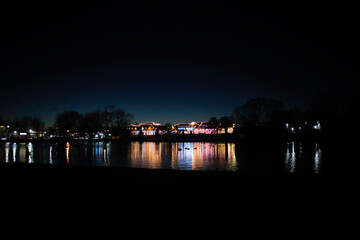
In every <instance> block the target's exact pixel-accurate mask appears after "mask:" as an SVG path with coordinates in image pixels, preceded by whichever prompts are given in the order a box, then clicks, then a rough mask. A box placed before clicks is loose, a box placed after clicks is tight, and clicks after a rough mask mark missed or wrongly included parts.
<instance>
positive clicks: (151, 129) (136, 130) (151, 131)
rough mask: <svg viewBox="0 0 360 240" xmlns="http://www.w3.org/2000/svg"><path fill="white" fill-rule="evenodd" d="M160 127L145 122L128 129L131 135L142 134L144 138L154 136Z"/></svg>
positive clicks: (156, 124) (130, 126)
mask: <svg viewBox="0 0 360 240" xmlns="http://www.w3.org/2000/svg"><path fill="white" fill-rule="evenodd" d="M160 126H161V124H160V123H155V122H145V123H140V124H132V125H129V127H128V129H129V130H130V131H131V134H132V135H139V134H143V135H145V136H148V135H155V134H156V131H157V130H158V128H159V127H160Z"/></svg>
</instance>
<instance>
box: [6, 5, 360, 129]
mask: <svg viewBox="0 0 360 240" xmlns="http://www.w3.org/2000/svg"><path fill="white" fill-rule="evenodd" d="M11 2H12V3H7V5H4V4H3V3H1V6H0V9H1V13H0V16H1V17H0V21H1V22H0V24H1V25H0V26H1V34H0V36H1V37H0V79H1V92H0V115H1V116H2V117H3V118H10V119H13V118H17V117H21V116H25V115H27V116H39V117H40V118H41V119H42V120H43V121H45V122H46V123H47V124H48V125H50V124H52V123H53V121H54V119H55V116H56V114H59V113H61V112H63V111H65V110H74V111H78V112H80V113H85V112H89V111H92V110H96V109H99V108H101V107H104V106H106V105H115V106H117V107H119V108H122V109H124V110H125V111H127V112H130V113H133V114H134V119H133V121H134V122H135V121H136V122H139V123H140V122H145V121H155V122H160V123H166V122H170V123H173V124H175V123H178V122H190V121H206V120H209V118H210V117H212V116H215V117H221V116H225V115H231V112H232V109H233V108H234V107H235V106H240V105H242V104H243V103H245V102H246V101H247V100H248V99H250V98H253V97H257V96H263V97H268V98H275V99H278V100H281V101H283V102H284V103H285V106H286V107H287V108H291V107H294V106H298V107H300V108H306V107H307V106H308V103H309V101H310V100H311V98H312V97H313V96H314V95H315V94H317V93H319V92H322V91H331V92H336V94H340V95H341V96H347V95H349V94H352V92H353V91H354V89H355V80H356V79H358V76H359V73H358V71H357V69H356V68H357V64H356V63H357V62H356V60H355V59H356V58H357V57H358V54H359V48H358V43H359V42H360V41H359V40H360V39H359V28H358V26H357V25H356V22H357V21H358V17H357V15H358V13H357V10H356V8H355V6H352V5H346V4H342V5H337V4H335V3H328V2H325V1H321V2H318V3H314V2H313V1H310V2H308V3H305V2H304V1H298V2H294V1H289V2H291V3H288V2H283V3H276V4H274V3H272V1H268V3H266V4H264V3H257V4H255V3H254V4H236V5H235V4H229V3H224V1H219V2H217V1H208V2H207V3H200V2H196V1H189V2H184V1H167V3H160V2H156V3H147V2H143V1H142V2H138V1H129V2H132V3H123V2H125V1H119V3H115V2H108V3H107V2H105V1H96V2H91V1H86V2H75V1H71V2H69V3H65V2H64V1H44V2H39V1H36V2H33V1H27V2H21V1H11ZM135 2H136V3H135ZM169 2H171V3H169ZM270 2H271V3H270ZM338 3H339V2H338ZM341 3H342V2H341Z"/></svg>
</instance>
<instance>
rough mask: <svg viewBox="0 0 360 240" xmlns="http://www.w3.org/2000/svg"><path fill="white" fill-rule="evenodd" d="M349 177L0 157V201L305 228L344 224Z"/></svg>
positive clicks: (43, 214) (30, 210)
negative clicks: (92, 164)
mask: <svg viewBox="0 0 360 240" xmlns="http://www.w3.org/2000/svg"><path fill="white" fill-rule="evenodd" d="M354 178H355V177H353V176H338V175H336V176H335V175H323V176H319V175H307V176H297V175H281V176H280V175H277V176H272V175H269V174H260V173H259V174H256V173H254V174H247V175H244V174H242V175H240V174H239V173H234V172H196V171H176V170H147V169H124V168H111V167H77V166H66V165H64V166H54V165H29V164H19V163H17V164H5V163H1V164H0V182H1V200H0V202H1V206H2V209H3V210H10V212H9V213H8V214H9V217H14V218H16V219H18V218H19V217H21V219H24V218H33V217H35V216H37V217H40V218H45V219H53V218H62V217H66V218H67V217H70V216H71V217H70V218H71V219H73V218H81V219H82V218H85V219H88V218H90V219H92V218H93V217H94V216H98V215H100V216H110V217H120V216H121V218H125V219H132V221H140V220H141V221H144V219H147V220H151V219H153V218H155V219H156V218H165V219H169V220H170V219H184V221H187V220H190V219H193V217H200V218H207V217H216V219H217V221H220V220H221V221H222V222H223V221H229V222H234V221H241V222H246V223H247V224H249V223H250V224H255V225H256V224H264V225H272V224H274V225H276V226H277V227H281V226H279V224H280V225H281V224H291V223H294V224H295V223H303V224H305V225H304V226H302V228H304V227H305V226H307V227H310V228H312V227H316V226H317V224H324V223H326V224H331V225H332V224H335V225H337V224H342V223H344V222H345V221H346V222H347V221H348V222H349V224H351V222H352V220H351V217H352V216H353V215H354V214H356V213H357V211H358V204H359V202H358V200H359V197H358V188H357V185H356V183H355V179H354ZM3 212H4V211H3ZM3 217H4V215H3ZM151 221H152V220H151ZM296 226H298V225H296ZM307 227H306V228H307Z"/></svg>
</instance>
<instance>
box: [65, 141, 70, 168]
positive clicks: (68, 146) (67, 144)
mask: <svg viewBox="0 0 360 240" xmlns="http://www.w3.org/2000/svg"><path fill="white" fill-rule="evenodd" d="M69 151H70V143H69V142H67V143H66V163H67V164H69V162H70V160H69Z"/></svg>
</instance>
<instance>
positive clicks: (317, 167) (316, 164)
mask: <svg viewBox="0 0 360 240" xmlns="http://www.w3.org/2000/svg"><path fill="white" fill-rule="evenodd" d="M314 160H315V161H314V172H315V173H319V172H320V166H321V165H320V162H321V149H320V148H319V147H318V144H317V143H316V144H315V158H314Z"/></svg>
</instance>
